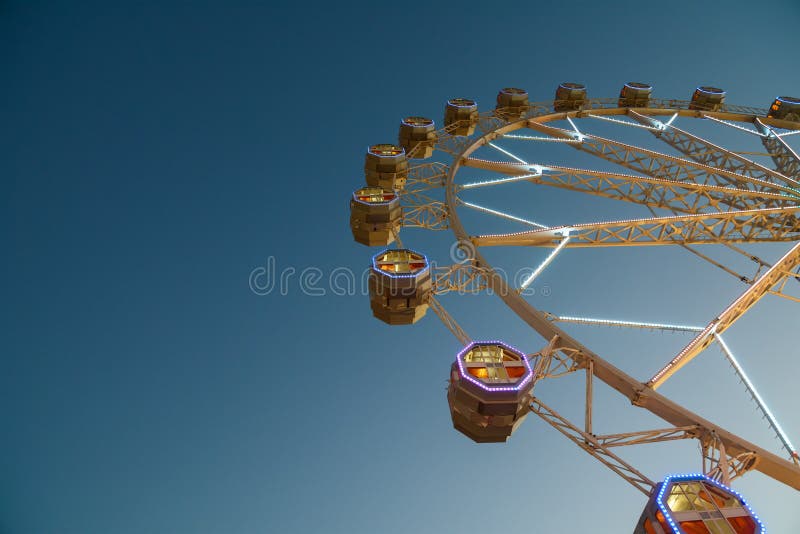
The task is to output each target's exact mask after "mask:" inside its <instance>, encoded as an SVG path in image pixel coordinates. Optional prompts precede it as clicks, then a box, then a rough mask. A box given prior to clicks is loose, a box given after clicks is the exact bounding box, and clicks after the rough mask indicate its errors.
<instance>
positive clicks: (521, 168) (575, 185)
mask: <svg viewBox="0 0 800 534" xmlns="http://www.w3.org/2000/svg"><path fill="white" fill-rule="evenodd" d="M461 163H462V165H464V166H467V167H473V168H478V169H484V170H490V171H494V172H499V173H503V174H506V175H508V178H501V179H493V180H485V181H482V182H473V183H469V184H464V185H462V186H460V188H461V189H471V188H474V187H483V186H487V185H496V184H502V183H509V182H519V181H526V182H530V183H532V184H536V185H546V186H549V187H556V188H559V189H566V190H569V191H576V192H579V193H585V194H590V195H595V196H600V197H604V198H611V199H615V200H623V201H626V202H632V203H635V204H640V205H645V206H650V207H653V208H663V209H670V210H674V211H677V212H681V213H701V212H703V211H707V210H708V209H713V210H715V211H723V210H727V209H728V208H729V207H730V206H744V207H747V208H762V207H786V206H791V205H795V204H797V202H798V198H796V197H794V196H789V195H786V194H784V193H774V192H770V191H755V190H753V189H748V188H743V187H733V186H730V185H728V186H719V185H709V184H699V183H695V182H685V181H684V182H681V181H676V180H672V179H668V178H653V177H652V176H637V175H632V174H621V173H613V172H605V171H596V170H591V169H577V168H572V167H563V166H558V165H549V166H533V165H529V164H521V163H509V162H497V161H491V160H483V159H477V158H464V159H463V160H462V162H461ZM531 169H536V172H531Z"/></svg>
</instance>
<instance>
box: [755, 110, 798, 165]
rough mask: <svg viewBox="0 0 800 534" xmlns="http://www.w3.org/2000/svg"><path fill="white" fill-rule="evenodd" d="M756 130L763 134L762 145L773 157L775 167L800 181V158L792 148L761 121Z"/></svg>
mask: <svg viewBox="0 0 800 534" xmlns="http://www.w3.org/2000/svg"><path fill="white" fill-rule="evenodd" d="M754 124H755V125H756V128H758V130H759V131H760V132H761V133H762V134H763V136H762V137H761V143H762V144H763V145H764V148H766V149H767V152H769V153H770V154H771V155H772V161H773V162H774V163H775V167H776V168H777V169H778V170H779V171H780V172H781V173H783V174H785V175H786V176H791V177H792V178H794V179H796V180H800V157H798V155H797V152H795V151H794V150H793V149H792V147H790V146H789V144H788V143H787V142H786V141H785V140H784V139H783V138H782V137H781V136H779V135H778V134H777V133H775V130H773V129H772V128H771V127H769V126H767V125H766V124H764V123H763V122H761V119H756V120H755V123H754Z"/></svg>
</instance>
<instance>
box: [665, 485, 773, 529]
mask: <svg viewBox="0 0 800 534" xmlns="http://www.w3.org/2000/svg"><path fill="white" fill-rule="evenodd" d="M686 482H699V483H701V484H709V485H712V486H715V487H716V488H718V489H720V490H722V491H723V492H725V493H727V494H729V495H730V496H731V499H732V500H735V501H737V504H738V505H739V506H738V507H739V508H740V509H742V510H743V511H744V512H747V513H749V514H739V515H734V516H729V515H725V514H724V513H722V512H723V510H728V509H729V507H725V508H723V509H722V510H720V509H719V505H718V504H716V503H709V504H711V507H713V510H712V509H711V508H710V509H709V510H708V511H699V510H692V511H686V512H673V511H672V509H671V508H670V506H669V505H668V499H669V498H670V497H671V495H672V488H673V486H675V485H676V484H681V483H686ZM668 490H669V491H668ZM681 491H683V490H681ZM655 502H656V505H657V506H658V510H657V511H656V520H657V521H658V522H659V523H660V524H661V525H662V527H663V526H666V525H665V522H666V524H668V525H669V528H671V529H672V532H671V534H686V531H685V530H684V529H682V528H681V524H684V523H689V522H698V521H699V522H700V523H702V527H703V528H704V529H706V530H708V527H706V525H705V522H706V521H714V520H719V519H724V520H725V521H726V522H727V523H728V528H729V529H730V528H732V527H730V521H729V519H732V518H736V517H749V518H751V519H752V520H753V521H754V522H755V527H756V532H755V534H766V532H767V530H766V528H765V527H764V524H763V523H762V522H761V520H760V519H759V518H758V516H757V515H756V514H755V512H753V509H752V508H750V505H748V504H747V502H746V501H745V500H744V497H742V495H741V494H740V493H739V492H737V491H735V490H733V489H731V488H729V487H728V486H726V485H724V484H721V483H719V482H717V481H716V480H714V479H711V478H709V477H707V476H705V475H703V474H701V473H692V474H688V475H671V476H668V477H666V478H664V482H662V483H661V487H660V488H659V492H658V496H657V497H656V500H655ZM731 508H732V507H731ZM659 512H660V514H659ZM678 513H680V515H682V516H683V517H682V518H681V520H678V518H676V517H675V514H678ZM690 514H693V515H690ZM659 515H660V516H661V517H659ZM687 516H688V517H687ZM662 519H663V521H662Z"/></svg>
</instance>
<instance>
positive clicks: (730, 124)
mask: <svg viewBox="0 0 800 534" xmlns="http://www.w3.org/2000/svg"><path fill="white" fill-rule="evenodd" d="M703 118H704V119H708V120H710V121H713V122H716V123H718V124H722V125H723V126H728V127H730V128H733V129H735V130H741V131H743V132H746V133H749V134H751V135H755V136H758V137H763V136H764V134H763V133H759V132H757V131H756V130H753V129H751V128H747V127H745V126H742V125H741V124H736V123H735V122H731V121H726V120H725V119H718V118H717V117H714V116H712V115H703Z"/></svg>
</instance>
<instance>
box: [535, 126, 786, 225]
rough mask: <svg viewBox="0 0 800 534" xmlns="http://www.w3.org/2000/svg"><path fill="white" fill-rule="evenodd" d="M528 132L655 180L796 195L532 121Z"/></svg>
mask: <svg viewBox="0 0 800 534" xmlns="http://www.w3.org/2000/svg"><path fill="white" fill-rule="evenodd" d="M528 128H530V129H532V130H535V131H539V132H541V133H545V134H548V135H551V136H553V137H560V138H573V139H579V140H581V141H582V142H581V143H579V144H577V143H575V144H572V145H570V146H573V147H574V148H576V149H578V150H582V151H584V152H587V153H589V154H592V155H594V156H596V157H599V158H601V159H604V160H606V161H609V162H611V163H614V164H617V165H620V166H622V167H625V168H628V169H631V170H634V171H637V172H640V173H642V174H646V175H648V176H652V177H655V178H668V179H671V180H674V181H679V182H695V183H701V184H704V185H705V184H709V185H716V186H723V187H724V186H727V185H730V184H736V185H737V186H738V187H740V188H743V187H746V188H753V187H755V190H756V191H771V192H773V193H785V194H788V195H792V196H796V195H797V191H796V190H795V189H793V188H791V187H788V186H784V185H781V184H775V183H771V182H766V181H764V180H759V179H756V178H751V177H749V176H745V175H743V174H739V173H736V172H733V171H730V170H727V169H719V168H715V167H712V166H710V165H704V164H702V163H698V162H695V161H692V160H689V159H685V158H679V157H676V156H670V155H668V154H663V153H661V152H656V151H653V150H648V149H644V148H639V147H636V146H633V145H629V144H626V143H621V142H619V141H614V140H611V139H605V138H603V137H598V136H595V135H590V134H585V133H576V132H571V131H569V130H565V129H563V128H556V127H553V126H547V125H545V124H541V123H538V122H536V121H534V120H530V121H528ZM734 207H736V208H737V209H743V208H744V206H742V205H741V204H739V205H735V206H734Z"/></svg>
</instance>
